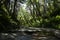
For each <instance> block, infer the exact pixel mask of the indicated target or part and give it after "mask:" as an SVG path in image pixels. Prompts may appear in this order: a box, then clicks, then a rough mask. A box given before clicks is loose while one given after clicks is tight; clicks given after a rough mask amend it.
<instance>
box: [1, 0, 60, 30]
mask: <svg viewBox="0 0 60 40" xmlns="http://www.w3.org/2000/svg"><path fill="white" fill-rule="evenodd" d="M22 26H23V27H39V28H41V27H42V28H55V29H60V1H59V0H0V30H1V31H4V30H5V31H7V30H13V29H20V28H21V27H22Z"/></svg>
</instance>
